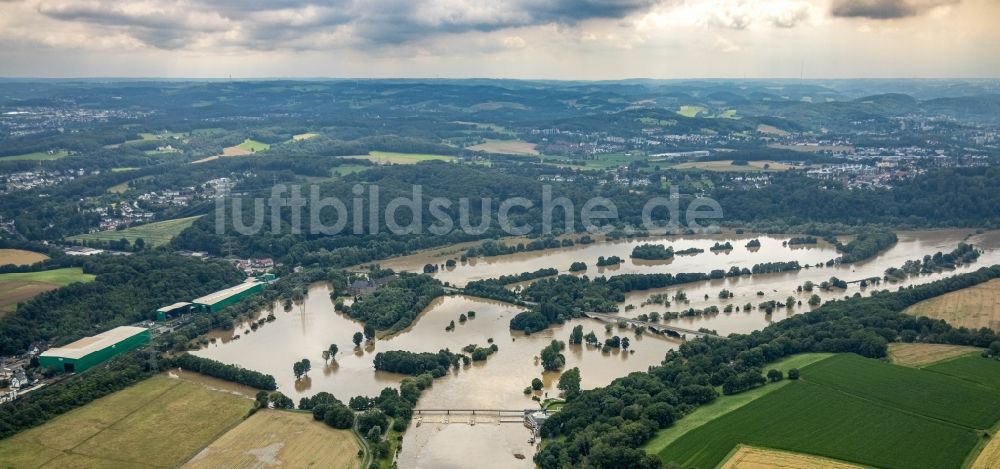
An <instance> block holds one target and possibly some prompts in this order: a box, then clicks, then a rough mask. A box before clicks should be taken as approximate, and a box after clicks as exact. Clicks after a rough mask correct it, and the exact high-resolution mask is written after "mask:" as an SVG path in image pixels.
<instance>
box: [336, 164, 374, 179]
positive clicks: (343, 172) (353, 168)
mask: <svg viewBox="0 0 1000 469" xmlns="http://www.w3.org/2000/svg"><path fill="white" fill-rule="evenodd" d="M370 168H371V166H365V165H360V164H345V165H343V166H334V167H333V169H331V170H330V174H331V175H332V176H333V177H335V178H337V177H343V176H347V175H348V174H354V173H359V172H361V171H364V170H366V169H370Z"/></svg>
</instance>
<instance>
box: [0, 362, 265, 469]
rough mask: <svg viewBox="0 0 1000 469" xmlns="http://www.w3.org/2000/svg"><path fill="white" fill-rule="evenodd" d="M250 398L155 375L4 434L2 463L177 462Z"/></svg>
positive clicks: (235, 418)
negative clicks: (34, 424) (6, 436)
mask: <svg viewBox="0 0 1000 469" xmlns="http://www.w3.org/2000/svg"><path fill="white" fill-rule="evenodd" d="M252 403H253V401H251V400H250V399H247V398H245V397H238V396H234V395H233V394H231V393H228V392H221V391H214V390H210V389H209V388H207V387H205V386H203V385H200V384H196V383H192V382H189V381H184V380H180V379H171V378H168V377H166V376H163V375H159V376H154V377H152V378H149V379H147V380H145V381H142V382H140V383H138V384H136V385H134V386H130V387H128V388H126V389H124V390H121V391H118V392H116V393H114V394H111V395H108V396H105V397H103V398H101V399H98V400H96V401H94V402H91V403H89V404H87V405H85V406H83V407H80V408H78V409H75V410H72V411H70V412H67V413H66V414H63V415H61V416H59V417H57V418H55V419H54V420H51V421H49V422H47V423H45V424H44V425H42V426H39V427H35V428H32V429H30V430H26V431H24V432H21V433H18V434H16V435H14V436H12V437H10V438H7V439H4V440H0V466H2V467H4V468H7V467H15V468H21V467H32V468H34V467H43V468H64V467H73V468H91V467H93V468H106V467H176V466H178V465H180V464H182V463H183V462H185V461H187V460H188V459H190V457H191V456H192V455H194V454H195V453H196V452H197V451H199V450H201V448H203V447H205V446H206V445H208V444H209V443H211V442H212V441H213V440H215V439H216V438H217V437H218V436H219V435H220V434H221V433H223V432H225V431H226V430H228V429H229V428H231V427H232V426H234V425H236V424H237V423H239V422H240V421H241V420H242V419H243V417H244V416H245V415H246V413H247V411H248V410H249V409H250V407H251V405H252Z"/></svg>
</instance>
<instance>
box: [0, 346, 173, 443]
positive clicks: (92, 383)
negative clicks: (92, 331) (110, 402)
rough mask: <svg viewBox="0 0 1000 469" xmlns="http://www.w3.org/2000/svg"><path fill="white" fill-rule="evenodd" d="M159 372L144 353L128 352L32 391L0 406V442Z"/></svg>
mask: <svg viewBox="0 0 1000 469" xmlns="http://www.w3.org/2000/svg"><path fill="white" fill-rule="evenodd" d="M159 371H160V370H159V369H151V368H150V366H149V360H146V359H145V358H144V357H143V356H142V354H141V353H140V352H128V353H125V354H122V355H119V356H117V357H114V358H112V359H111V360H108V361H107V362H106V363H104V364H102V365H101V366H99V367H94V368H92V369H90V370H87V372H86V373H81V374H78V375H75V376H71V377H69V378H67V379H65V380H64V381H61V382H59V383H58V384H55V385H52V386H46V387H43V388H41V389H38V390H35V391H32V392H31V393H30V394H28V395H26V396H24V397H22V398H20V399H18V400H16V401H14V402H9V403H6V404H3V405H0V439H2V438H6V437H8V436H10V435H13V434H15V433H17V432H20V431H22V430H25V429H28V428H31V427H34V426H36V425H41V424H42V423H45V422H47V421H48V420H50V419H52V418H54V417H56V416H58V415H61V414H64V413H66V412H69V411H70V410H73V409H75V408H77V407H80V406H82V405H84V404H87V403H89V402H91V401H93V400H95V399H98V398H100V397H104V396H107V395H108V394H111V393H113V392H115V391H118V390H121V389H124V388H126V387H128V386H131V385H132V384H135V383H137V382H139V381H142V380H144V379H146V378H148V377H150V376H152V375H153V374H155V373H158V372H159Z"/></svg>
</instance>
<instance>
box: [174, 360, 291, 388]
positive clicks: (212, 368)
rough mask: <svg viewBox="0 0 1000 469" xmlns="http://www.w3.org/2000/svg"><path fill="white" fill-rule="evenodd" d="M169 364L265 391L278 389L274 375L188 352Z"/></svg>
mask: <svg viewBox="0 0 1000 469" xmlns="http://www.w3.org/2000/svg"><path fill="white" fill-rule="evenodd" d="M171 365H172V366H175V367H178V368H182V369H186V370H191V371H195V372H198V373H201V374H203V375H208V376H213V377H216V378H219V379H224V380H226V381H232V382H234V383H237V384H242V385H244V386H250V387H252V388H257V389H263V390H265V391H274V390H275V389H278V385H277V383H275V381H274V376H271V375H266V374H263V373H261V372H259V371H254V370H248V369H246V368H241V367H238V366H234V365H227V364H225V363H222V362H217V361H215V360H212V359H209V358H202V357H198V356H195V355H191V354H190V353H185V354H182V355H180V356H177V357H174V358H173V359H171Z"/></svg>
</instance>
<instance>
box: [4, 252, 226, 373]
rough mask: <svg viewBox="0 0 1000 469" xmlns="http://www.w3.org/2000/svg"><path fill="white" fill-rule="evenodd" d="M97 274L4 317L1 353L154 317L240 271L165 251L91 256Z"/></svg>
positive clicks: (86, 265)
mask: <svg viewBox="0 0 1000 469" xmlns="http://www.w3.org/2000/svg"><path fill="white" fill-rule="evenodd" d="M82 268H83V271H84V272H85V273H89V274H94V275H96V278H95V279H94V281H93V282H90V283H74V284H70V285H68V286H65V287H62V288H58V289H56V290H52V291H49V292H45V293H42V294H40V295H38V296H36V297H34V298H32V299H30V300H28V301H26V302H24V303H21V304H20V305H18V308H17V310H16V311H15V312H13V313H11V314H8V315H6V316H4V317H3V318H0V354H4V355H10V354H17V353H21V352H23V351H25V350H26V349H27V347H28V346H29V345H30V344H31V343H32V342H35V341H40V340H44V341H47V342H49V343H50V344H52V345H61V344H65V343H69V342H72V341H73V340H76V339H79V338H80V337H84V336H88V335H93V334H97V333H99V332H103V331H105V330H107V329H110V328H112V327H115V326H122V325H126V324H132V323H134V322H137V321H140V320H143V319H152V318H153V312H154V310H156V308H159V307H161V306H164V305H168V304H171V303H175V302H178V301H187V300H190V299H192V298H196V297H198V296H201V295H205V294H208V293H211V292H213V291H216V290H221V289H223V288H226V287H229V286H232V285H234V284H237V283H239V282H240V281H242V280H243V279H244V275H243V273H242V272H240V271H239V270H237V269H236V268H235V267H233V266H232V265H231V264H228V263H224V262H205V261H202V260H198V259H193V258H188V257H182V256H177V255H171V254H164V253H153V252H149V253H142V254H136V255H132V256H97V257H88V258H87V259H86V260H85V261H83V263H82Z"/></svg>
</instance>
